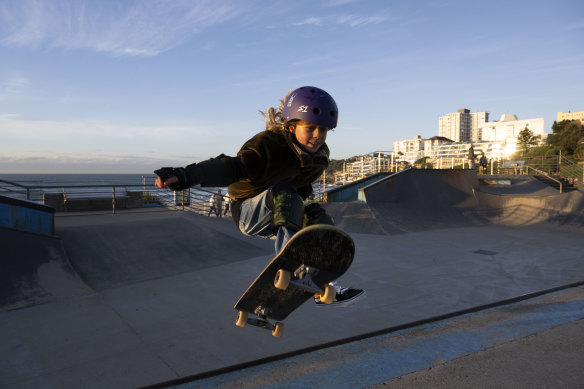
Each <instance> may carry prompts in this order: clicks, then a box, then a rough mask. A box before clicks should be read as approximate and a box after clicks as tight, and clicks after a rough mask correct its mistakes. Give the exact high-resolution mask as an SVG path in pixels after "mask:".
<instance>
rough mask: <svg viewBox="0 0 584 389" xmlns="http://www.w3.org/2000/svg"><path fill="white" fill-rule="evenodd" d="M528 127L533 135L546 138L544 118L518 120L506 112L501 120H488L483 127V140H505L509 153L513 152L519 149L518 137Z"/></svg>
mask: <svg viewBox="0 0 584 389" xmlns="http://www.w3.org/2000/svg"><path fill="white" fill-rule="evenodd" d="M526 127H527V128H528V129H529V130H530V131H531V132H532V133H533V135H535V136H539V137H540V139H542V140H543V139H545V137H546V134H545V120H544V119H543V118H537V119H526V120H518V119H517V116H515V115H513V114H508V113H506V114H503V115H501V119H499V121H495V122H488V123H485V124H484V125H483V126H482V127H481V133H482V140H484V141H490V142H504V143H505V149H506V152H507V154H513V153H514V152H515V151H516V150H517V137H518V136H519V133H520V132H521V131H523V130H524V129H525V128H526Z"/></svg>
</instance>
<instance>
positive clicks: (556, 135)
mask: <svg viewBox="0 0 584 389" xmlns="http://www.w3.org/2000/svg"><path fill="white" fill-rule="evenodd" d="M552 131H553V134H551V135H550V136H549V137H548V143H549V144H550V145H551V146H553V147H554V148H555V149H557V150H561V151H562V153H564V154H566V155H580V156H582V154H584V128H583V127H582V123H580V121H578V120H563V121H561V122H559V123H558V122H554V124H553V125H552Z"/></svg>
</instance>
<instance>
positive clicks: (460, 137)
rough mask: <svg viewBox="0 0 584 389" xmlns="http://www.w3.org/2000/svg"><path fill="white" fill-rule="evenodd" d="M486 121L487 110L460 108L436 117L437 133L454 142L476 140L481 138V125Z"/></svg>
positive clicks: (487, 116) (487, 119)
mask: <svg viewBox="0 0 584 389" xmlns="http://www.w3.org/2000/svg"><path fill="white" fill-rule="evenodd" d="M488 121H489V113H488V112H474V113H471V112H470V110H469V109H466V108H462V109H459V110H458V112H455V113H449V114H447V115H446V116H441V117H440V118H439V119H438V135H439V136H442V137H445V138H448V139H452V140H453V141H454V142H471V141H472V142H478V141H480V140H481V132H480V129H481V126H482V125H484V124H485V123H486V122H488Z"/></svg>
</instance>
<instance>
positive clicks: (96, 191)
mask: <svg viewBox="0 0 584 389" xmlns="http://www.w3.org/2000/svg"><path fill="white" fill-rule="evenodd" d="M221 189H222V194H221V195H218V193H217V192H218V190H219V188H216V189H215V190H213V189H205V188H190V189H187V190H184V191H177V192H174V191H170V190H167V189H159V188H157V187H155V186H154V179H153V178H147V177H143V182H142V184H131V185H125V184H111V185H23V184H19V183H14V182H10V181H6V180H1V179H0V195H4V196H7V197H12V198H17V199H21V200H28V201H32V202H36V203H40V204H44V205H47V206H50V207H53V208H54V209H55V212H57V213H60V212H87V211H108V212H112V213H116V212H119V211H123V210H136V209H146V208H166V209H172V210H184V211H192V212H196V213H198V214H202V215H214V216H217V217H219V216H224V215H226V214H227V215H230V199H229V197H228V196H226V195H225V190H224V189H223V188H221Z"/></svg>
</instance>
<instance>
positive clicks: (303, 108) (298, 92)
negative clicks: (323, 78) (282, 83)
mask: <svg viewBox="0 0 584 389" xmlns="http://www.w3.org/2000/svg"><path fill="white" fill-rule="evenodd" d="M282 116H283V117H284V119H285V120H286V121H290V120H294V119H298V120H304V121H305V122H310V123H313V124H316V125H319V126H325V127H330V128H335V127H336V126H337V122H338V121H339V109H338V108H337V103H335V100H334V99H333V98H332V96H331V95H329V94H328V93H327V92H326V91H324V90H322V89H320V88H317V87H314V86H303V87H300V88H298V89H295V90H293V91H292V93H290V95H288V98H287V99H286V101H284V109H283V110H282Z"/></svg>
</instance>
